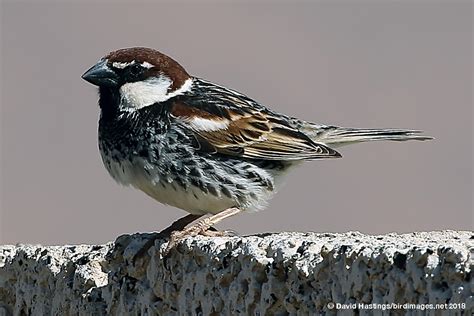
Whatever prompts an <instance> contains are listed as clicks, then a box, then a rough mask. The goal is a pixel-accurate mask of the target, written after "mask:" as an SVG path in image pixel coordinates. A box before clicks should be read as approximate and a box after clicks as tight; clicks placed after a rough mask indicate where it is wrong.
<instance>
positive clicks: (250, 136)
mask: <svg viewBox="0 0 474 316" xmlns="http://www.w3.org/2000/svg"><path fill="white" fill-rule="evenodd" d="M207 84H209V83H207ZM211 88H212V87H211ZM206 91H207V92H209V87H207V89H206ZM212 92H213V93H207V94H206V95H207V98H208V100H206V99H205V97H202V98H197V97H195V96H189V97H187V98H186V97H184V98H183V97H180V98H178V99H177V100H175V101H174V102H173V103H172V104H171V106H170V114H171V116H172V117H173V118H174V119H175V120H176V121H177V122H178V123H180V124H181V125H183V126H184V127H186V128H188V129H189V130H191V131H192V132H193V133H194V134H195V136H196V139H197V141H198V143H199V145H200V149H201V150H206V151H208V152H218V153H221V154H226V155H232V156H240V157H245V158H252V159H265V160H303V159H318V158H337V157H340V154H339V153H338V152H337V151H335V150H333V149H331V148H329V147H327V146H325V145H324V144H320V143H315V142H314V141H312V140H311V139H310V138H309V137H308V136H306V135H305V134H304V133H303V132H301V131H299V130H297V129H295V128H294V127H292V126H290V125H289V124H288V123H286V122H285V117H283V116H279V115H278V114H275V113H272V112H270V111H269V110H267V109H266V108H264V107H263V106H261V105H259V104H258V103H256V102H255V101H253V100H251V99H249V98H247V97H245V96H243V95H242V94H239V93H234V91H232V90H227V89H225V88H222V87H219V86H215V91H214V90H213V91H212ZM199 95H203V93H200V94H199Z"/></svg>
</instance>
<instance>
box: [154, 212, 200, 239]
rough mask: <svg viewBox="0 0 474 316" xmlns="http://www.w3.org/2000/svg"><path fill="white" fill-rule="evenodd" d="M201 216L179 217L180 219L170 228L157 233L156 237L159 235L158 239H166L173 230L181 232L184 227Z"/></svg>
mask: <svg viewBox="0 0 474 316" xmlns="http://www.w3.org/2000/svg"><path fill="white" fill-rule="evenodd" d="M201 216H202V215H194V214H188V215H186V216H184V217H181V218H180V219H178V220H176V221H174V222H173V223H172V224H171V225H170V226H168V227H166V228H165V229H163V230H162V231H161V232H159V233H158V235H160V237H167V236H168V235H171V233H172V232H174V231H175V230H183V229H184V228H185V227H186V226H188V224H191V223H192V222H194V221H195V220H197V219H198V218H200V217H201Z"/></svg>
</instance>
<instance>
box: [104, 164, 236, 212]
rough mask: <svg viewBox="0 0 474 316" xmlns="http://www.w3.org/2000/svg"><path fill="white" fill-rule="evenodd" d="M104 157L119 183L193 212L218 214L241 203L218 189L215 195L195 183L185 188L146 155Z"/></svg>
mask: <svg viewBox="0 0 474 316" xmlns="http://www.w3.org/2000/svg"><path fill="white" fill-rule="evenodd" d="M102 158H103V162H104V165H105V167H106V169H107V171H108V172H109V174H110V175H111V176H112V178H113V179H114V180H115V181H116V182H118V183H119V184H122V185H124V186H133V187H135V188H137V189H139V190H141V191H143V192H144V193H146V194H147V195H148V196H150V197H152V198H153V199H155V200H156V201H158V202H161V203H163V204H167V205H171V206H174V207H177V208H180V209H182V210H185V211H187V212H189V213H191V214H208V213H211V214H216V213H219V212H220V211H223V210H225V209H227V208H230V207H233V206H238V203H237V201H236V200H235V199H233V198H231V197H227V196H225V195H223V194H220V192H218V191H216V192H215V194H211V193H210V192H207V193H206V192H204V191H203V190H201V189H200V188H198V187H196V186H193V185H189V186H187V187H183V186H182V185H180V184H179V182H178V181H176V179H173V177H169V176H164V175H162V174H160V173H159V171H158V170H156V168H155V167H153V166H151V165H150V164H149V163H148V162H147V161H146V160H144V159H142V158H134V159H133V161H129V160H126V159H123V160H115V159H112V158H111V157H107V156H104V155H103V156H102Z"/></svg>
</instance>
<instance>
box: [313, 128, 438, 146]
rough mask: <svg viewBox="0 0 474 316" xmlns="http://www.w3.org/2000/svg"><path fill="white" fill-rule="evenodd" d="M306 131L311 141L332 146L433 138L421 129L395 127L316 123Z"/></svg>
mask: <svg viewBox="0 0 474 316" xmlns="http://www.w3.org/2000/svg"><path fill="white" fill-rule="evenodd" d="M308 132H309V133H308V134H309V136H310V137H311V139H313V141H315V142H317V143H323V144H326V145H333V146H343V145H348V144H353V143H360V142H368V141H378V140H388V141H407V140H430V139H433V137H430V136H425V135H420V134H421V133H423V131H419V130H409V129H395V128H383V129H366V128H345V127H337V126H321V125H318V126H317V128H316V129H314V127H313V130H312V131H308Z"/></svg>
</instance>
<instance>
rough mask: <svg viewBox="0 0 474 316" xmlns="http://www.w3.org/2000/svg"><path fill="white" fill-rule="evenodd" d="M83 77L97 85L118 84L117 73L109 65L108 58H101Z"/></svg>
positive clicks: (108, 85)
mask: <svg viewBox="0 0 474 316" xmlns="http://www.w3.org/2000/svg"><path fill="white" fill-rule="evenodd" d="M82 79H84V80H85V81H88V82H90V83H92V84H93V85H96V86H106V87H111V86H116V85H117V84H118V76H117V74H116V73H115V72H114V71H113V70H112V69H110V68H109V66H107V61H106V60H101V61H99V62H98V63H97V64H95V65H94V66H92V67H91V68H90V69H89V70H87V71H86V72H85V73H84V74H83V75H82Z"/></svg>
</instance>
